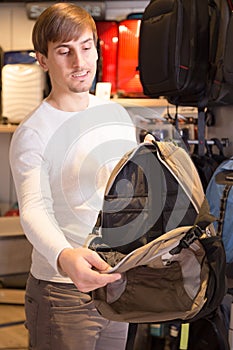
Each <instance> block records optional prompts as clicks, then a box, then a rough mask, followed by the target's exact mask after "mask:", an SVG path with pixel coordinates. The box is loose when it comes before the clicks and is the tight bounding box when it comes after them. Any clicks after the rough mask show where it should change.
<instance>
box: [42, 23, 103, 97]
mask: <svg viewBox="0 0 233 350" xmlns="http://www.w3.org/2000/svg"><path fill="white" fill-rule="evenodd" d="M97 58H98V55H97V50H96V47H95V43H94V40H93V33H92V31H91V30H88V29H87V30H86V31H84V32H83V33H82V35H81V36H80V37H79V39H78V40H71V41H69V42H61V43H60V42H59V43H57V42H56V43H53V42H49V43H48V56H47V57H45V56H43V55H41V54H38V60H39V62H40V64H41V66H42V67H43V68H44V69H45V70H48V72H49V76H50V80H51V84H52V90H53V91H58V92H65V93H68V92H74V93H81V92H85V91H89V89H90V87H91V85H92V82H93V80H94V77H95V74H96V62H97Z"/></svg>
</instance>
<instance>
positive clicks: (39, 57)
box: [36, 52, 48, 72]
mask: <svg viewBox="0 0 233 350" xmlns="http://www.w3.org/2000/svg"><path fill="white" fill-rule="evenodd" d="M36 58H37V61H38V62H39V65H40V66H41V68H43V70H44V71H45V72H47V71H48V67H47V59H46V57H45V56H44V55H42V53H40V52H36Z"/></svg>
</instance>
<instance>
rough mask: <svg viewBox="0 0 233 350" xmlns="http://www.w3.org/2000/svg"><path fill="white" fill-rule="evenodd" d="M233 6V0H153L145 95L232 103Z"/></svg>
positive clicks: (144, 46)
mask: <svg viewBox="0 0 233 350" xmlns="http://www.w3.org/2000/svg"><path fill="white" fill-rule="evenodd" d="M232 9H233V3H232V0H184V1H182V2H181V1H179V0H169V1H165V2H164V1H162V0H151V1H150V3H149V5H148V6H147V7H146V9H145V11H144V14H143V18H142V21H141V28H140V36H139V73H140V79H141V83H142V86H143V91H144V94H145V95H147V96H150V97H154V98H158V97H159V96H164V97H166V98H167V99H168V101H169V102H170V103H172V104H176V105H186V106H197V107H200V108H203V107H206V106H218V105H227V104H232V101H233V59H232V55H233V41H232V36H233V14H232Z"/></svg>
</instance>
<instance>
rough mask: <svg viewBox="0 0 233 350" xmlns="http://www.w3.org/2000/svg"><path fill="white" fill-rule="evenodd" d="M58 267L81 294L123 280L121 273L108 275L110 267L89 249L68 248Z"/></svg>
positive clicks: (61, 254) (59, 260)
mask: <svg viewBox="0 0 233 350" xmlns="http://www.w3.org/2000/svg"><path fill="white" fill-rule="evenodd" d="M58 265H59V267H60V268H61V270H62V271H63V272H65V273H66V274H67V276H69V277H70V278H71V280H72V281H73V283H74V284H75V285H76V287H77V288H78V290H80V292H89V291H92V290H94V289H97V288H99V287H103V286H105V285H106V284H108V283H112V282H115V281H116V280H118V279H120V278H121V275H120V274H119V273H113V274H106V273H104V271H107V270H109V269H110V266H109V265H108V264H107V263H106V262H105V261H104V260H103V259H101V258H100V257H99V255H98V254H97V253H96V252H94V251H92V250H90V249H88V248H76V249H72V248H66V249H64V250H63V251H62V252H61V253H60V255H59V257H58Z"/></svg>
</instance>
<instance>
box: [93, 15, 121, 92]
mask: <svg viewBox="0 0 233 350" xmlns="http://www.w3.org/2000/svg"><path fill="white" fill-rule="evenodd" d="M96 27H97V34H98V37H99V45H100V57H99V60H100V64H99V67H100V71H99V74H98V81H102V82H110V83H111V84H112V89H111V93H112V94H115V93H116V84H117V81H116V79H117V50H118V24H117V22H115V21H96Z"/></svg>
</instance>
